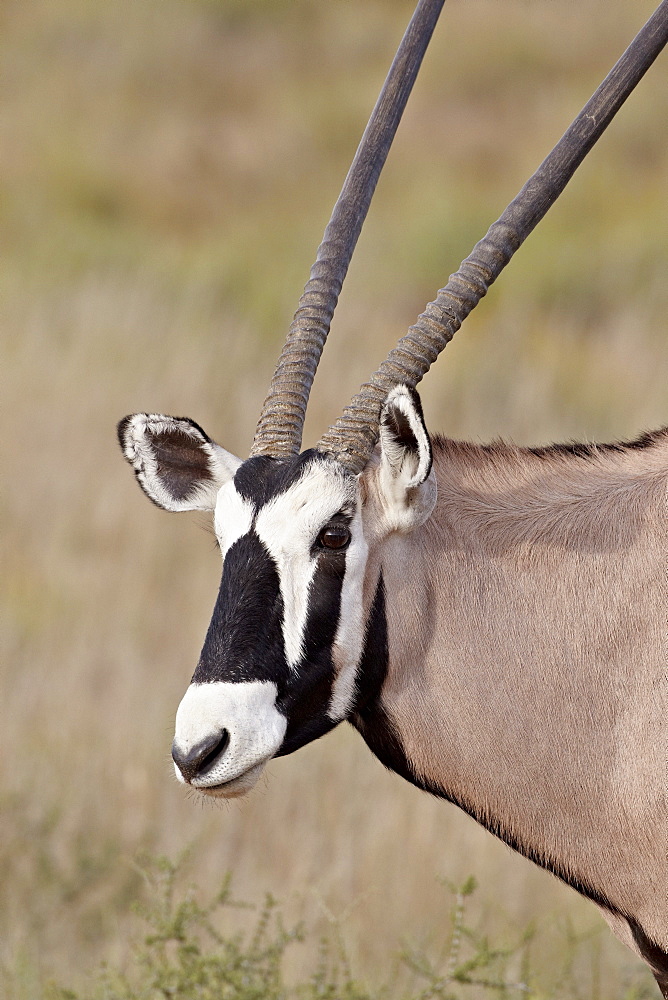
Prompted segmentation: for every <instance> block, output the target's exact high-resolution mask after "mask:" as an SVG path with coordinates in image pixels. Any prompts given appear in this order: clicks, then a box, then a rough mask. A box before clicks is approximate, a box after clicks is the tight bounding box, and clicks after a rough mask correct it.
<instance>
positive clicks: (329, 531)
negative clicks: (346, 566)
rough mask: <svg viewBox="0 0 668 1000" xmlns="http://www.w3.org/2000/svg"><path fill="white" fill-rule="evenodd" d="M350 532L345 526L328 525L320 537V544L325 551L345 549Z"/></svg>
mask: <svg viewBox="0 0 668 1000" xmlns="http://www.w3.org/2000/svg"><path fill="white" fill-rule="evenodd" d="M349 541H350V532H349V531H348V529H347V528H346V526H345V524H328V525H327V527H326V528H323V529H322V531H321V532H320V534H319V535H318V544H319V545H322V546H323V548H325V549H345V547H346V545H347V544H348V542H349Z"/></svg>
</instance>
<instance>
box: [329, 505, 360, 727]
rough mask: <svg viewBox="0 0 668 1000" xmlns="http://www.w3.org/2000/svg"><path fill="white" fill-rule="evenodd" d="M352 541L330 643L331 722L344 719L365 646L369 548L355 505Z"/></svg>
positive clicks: (358, 511)
mask: <svg viewBox="0 0 668 1000" xmlns="http://www.w3.org/2000/svg"><path fill="white" fill-rule="evenodd" d="M350 530H351V532H352V541H351V543H350V545H349V546H348V549H347V550H346V575H345V577H344V580H343V587H342V589H341V613H340V617H339V626H338V629H337V631H336V637H335V639H334V644H333V647H332V657H333V660H334V666H335V669H336V677H335V679H334V684H333V686H332V696H331V699H330V703H329V708H328V709H327V715H328V716H329V718H330V719H331V720H332V721H333V722H340V721H341V719H345V717H346V716H347V714H348V712H349V710H350V707H351V705H352V701H353V697H354V695H355V678H356V676H357V668H358V666H359V662H360V659H361V657H362V650H363V648H364V607H363V600H362V598H363V587H364V572H365V569H366V560H367V555H368V552H369V546H368V545H367V542H366V539H365V537H364V532H363V528H362V512H361V510H360V509H359V508H358V510H357V511H356V513H355V517H354V518H353V521H352V524H351V525H350Z"/></svg>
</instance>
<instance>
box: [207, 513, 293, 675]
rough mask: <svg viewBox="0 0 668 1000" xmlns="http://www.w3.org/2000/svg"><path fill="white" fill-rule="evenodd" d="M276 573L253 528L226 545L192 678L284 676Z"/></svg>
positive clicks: (281, 604) (279, 594)
mask: <svg viewBox="0 0 668 1000" xmlns="http://www.w3.org/2000/svg"><path fill="white" fill-rule="evenodd" d="M282 621H283V599H282V597H281V590H280V584H279V579H278V571H277V569H276V565H275V563H274V561H273V559H272V558H271V556H270V555H269V553H268V552H267V550H266V548H265V547H264V545H263V544H262V542H261V541H260V539H259V538H258V537H257V535H256V534H255V532H254V531H251V532H249V534H247V535H244V536H243V537H242V538H239V539H237V541H236V542H235V543H234V544H233V545H232V546H231V547H230V549H229V551H228V552H227V554H226V556H225V562H224V563H223V575H222V578H221V581H220V589H219V591H218V598H217V600H216V604H215V607H214V609H213V615H212V617H211V623H210V625H209V630H208V632H207V634H206V639H205V640H204V646H203V648H202V652H201V655H200V659H199V663H198V664H197V669H196V670H195V673H194V675H193V679H192V682H193V683H195V684H202V683H205V682H210V681H273V682H274V683H276V684H279V685H281V683H282V682H284V681H285V679H286V678H287V675H288V665H287V663H286V659H285V651H284V648H283V630H282Z"/></svg>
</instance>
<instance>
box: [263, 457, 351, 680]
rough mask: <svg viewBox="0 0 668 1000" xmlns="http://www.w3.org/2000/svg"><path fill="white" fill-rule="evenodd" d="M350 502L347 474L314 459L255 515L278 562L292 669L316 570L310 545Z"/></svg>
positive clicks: (300, 651) (287, 653)
mask: <svg viewBox="0 0 668 1000" xmlns="http://www.w3.org/2000/svg"><path fill="white" fill-rule="evenodd" d="M350 502H351V493H350V485H349V482H347V481H346V478H345V477H344V476H342V475H340V474H337V472H336V471H335V470H334V469H332V467H331V466H328V465H326V464H325V463H324V462H312V463H311V464H310V465H308V466H306V467H305V469H304V474H303V476H302V478H300V479H299V480H298V481H297V482H296V483H294V484H293V485H292V486H291V487H290V488H289V489H288V490H286V492H285V493H281V494H280V495H279V496H277V497H275V498H274V499H273V500H271V501H270V502H269V503H268V504H267V505H266V506H265V507H263V508H262V510H261V511H260V513H259V514H258V515H257V520H256V522H255V530H256V532H257V534H258V537H259V538H260V540H261V542H262V543H263V545H264V546H265V547H266V549H267V551H268V552H269V553H270V555H271V557H272V559H273V560H274V562H275V563H276V565H277V567H278V575H279V581H280V587H281V596H282V598H283V608H284V612H283V615H284V618H283V642H284V646H285V656H286V659H287V661H288V664H289V666H290V667H291V668H292V669H294V668H296V666H297V664H298V663H299V661H300V660H301V658H302V655H303V651H304V631H305V628H306V618H307V614H308V601H309V590H310V587H311V582H312V580H313V574H314V573H315V569H316V560H315V559H314V557H313V554H312V552H311V547H312V545H313V543H314V542H315V540H316V538H317V536H318V533H319V532H320V530H321V528H322V527H323V526H324V525H325V524H326V523H327V521H328V520H329V519H330V518H332V517H333V516H334V515H335V514H337V513H338V512H339V511H340V510H341V509H342V508H344V507H347V506H348V505H349V504H350Z"/></svg>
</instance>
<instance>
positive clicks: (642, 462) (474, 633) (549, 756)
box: [363, 430, 668, 950]
mask: <svg viewBox="0 0 668 1000" xmlns="http://www.w3.org/2000/svg"><path fill="white" fill-rule="evenodd" d="M642 444H643V446H642V447H640V446H636V447H634V446H625V447H623V448H612V449H608V448H602V449H600V450H598V449H596V448H592V449H590V451H589V453H588V454H585V455H584V456H583V457H579V456H578V455H577V454H570V453H567V452H564V451H560V450H558V449H557V450H543V451H537V452H532V451H530V450H528V449H521V448H514V447H509V446H506V445H501V444H499V445H494V446H491V447H489V448H482V447H477V446H473V445H466V444H458V443H456V442H452V441H441V440H437V441H435V442H434V469H435V474H436V480H437V483H438V500H437V505H436V508H435V510H434V512H433V514H432V515H431V517H430V518H429V519H428V520H427V522H426V524H424V525H423V526H422V527H419V528H417V529H416V530H414V531H413V532H411V533H408V534H403V535H402V534H398V533H397V532H396V531H395V532H390V533H387V534H386V535H384V533H383V528H382V524H383V512H382V507H381V506H380V504H381V501H380V499H379V492H380V491H379V489H378V488H377V487H376V486H375V484H374V476H377V471H376V470H377V466H375V465H374V466H371V467H370V468H369V469H368V470H367V472H366V473H365V474H364V477H363V478H364V480H365V483H364V487H363V491H364V495H365V497H366V501H367V525H368V526H369V530H370V533H371V534H372V535H374V536H375V537H376V540H377V542H378V544H377V545H376V546H372V553H373V558H370V560H369V567H368V575H367V587H366V590H367V603H368V600H369V597H368V595H369V593H370V592H371V591H372V589H373V588H374V586H375V581H376V580H377V577H378V573H379V571H380V568H381V567H382V573H383V578H384V581H385V588H386V593H387V616H388V632H389V639H388V641H389V672H388V677H387V680H386V682H385V685H384V687H383V692H382V701H383V706H384V708H385V710H386V711H387V713H388V715H389V717H390V719H391V720H392V722H393V723H394V726H395V727H396V731H397V734H398V736H399V738H400V740H401V743H402V744H403V747H404V750H405V752H406V754H407V757H408V759H409V762H410V765H411V766H412V768H413V769H414V772H415V774H416V776H417V777H418V779H420V780H422V781H424V782H426V783H427V784H429V785H432V786H437V787H438V788H439V789H442V790H443V791H444V792H445V793H446V794H447V795H448V796H450V797H452V798H454V799H455V800H456V801H458V802H459V803H460V804H462V805H463V806H464V807H465V808H466V809H467V810H469V811H470V812H472V813H473V814H474V815H475V816H476V817H477V818H479V819H480V820H481V821H482V822H483V823H485V825H488V826H490V827H491V828H492V829H494V830H495V831H497V832H499V833H500V834H501V835H502V836H503V837H504V839H507V840H509V842H511V843H513V844H514V845H516V846H518V847H519V849H520V850H522V851H523V852H524V853H526V854H528V855H529V856H530V857H533V858H534V859H536V860H539V861H541V862H542V863H544V864H545V866H546V867H548V868H552V869H553V870H555V871H556V872H557V873H558V874H560V875H561V876H562V877H566V878H567V880H569V881H571V882H572V883H573V884H576V885H580V886H583V887H584V889H585V891H586V893H587V894H589V895H592V896H593V897H597V896H599V897H601V898H603V899H605V900H608V901H609V903H610V904H611V906H612V907H613V908H614V910H615V911H617V914H623V915H625V916H627V917H630V918H632V920H634V921H636V922H637V924H638V925H639V926H640V927H641V928H642V930H643V931H644V933H645V934H646V935H648V936H649V937H650V938H651V939H652V940H653V941H654V942H655V943H656V944H658V945H660V947H662V948H663V949H664V950H668V864H667V852H668V809H667V798H666V797H667V789H668V762H667V761H668V733H667V728H668V727H667V718H668V712H667V708H668V691H667V688H668V685H667V684H666V670H667V664H668V648H667V618H666V615H667V609H668V600H667V597H668V588H667V579H666V574H667V568H668V518H667V516H666V515H667V513H668V511H667V492H666V490H667V471H668V430H666V431H663V432H658V433H657V434H656V435H653V436H652V437H651V439H648V440H644V441H643V442H642ZM611 923H612V924H616V925H617V931H618V933H619V934H620V936H622V937H623V938H624V939H625V940H626V941H627V943H631V944H633V942H631V941H630V934H629V924H628V923H627V922H626V921H625V920H623V919H620V918H619V916H618V915H617V916H613V918H612V920H611Z"/></svg>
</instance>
